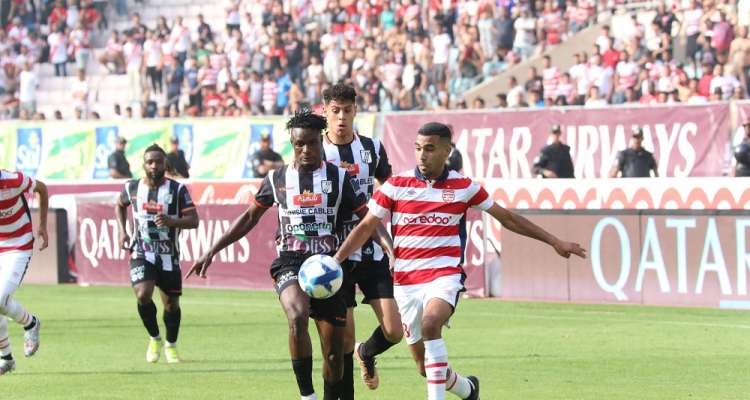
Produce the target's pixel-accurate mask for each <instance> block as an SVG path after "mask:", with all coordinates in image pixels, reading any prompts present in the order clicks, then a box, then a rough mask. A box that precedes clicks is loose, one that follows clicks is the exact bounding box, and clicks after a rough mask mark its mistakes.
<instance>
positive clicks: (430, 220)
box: [403, 214, 451, 225]
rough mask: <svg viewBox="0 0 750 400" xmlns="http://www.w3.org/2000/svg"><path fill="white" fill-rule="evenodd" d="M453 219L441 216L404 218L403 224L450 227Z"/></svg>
mask: <svg viewBox="0 0 750 400" xmlns="http://www.w3.org/2000/svg"><path fill="white" fill-rule="evenodd" d="M450 223H451V219H450V218H449V217H441V216H439V215H434V214H433V215H417V216H414V217H403V224H404V225H410V224H420V225H449V224H450Z"/></svg>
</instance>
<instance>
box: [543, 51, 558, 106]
mask: <svg viewBox="0 0 750 400" xmlns="http://www.w3.org/2000/svg"><path fill="white" fill-rule="evenodd" d="M542 65H543V67H542V88H543V96H544V99H545V100H546V99H553V100H554V99H555V98H557V85H558V83H559V82H560V70H558V69H557V67H556V66H554V65H552V58H551V57H550V56H549V55H544V57H543V60H542Z"/></svg>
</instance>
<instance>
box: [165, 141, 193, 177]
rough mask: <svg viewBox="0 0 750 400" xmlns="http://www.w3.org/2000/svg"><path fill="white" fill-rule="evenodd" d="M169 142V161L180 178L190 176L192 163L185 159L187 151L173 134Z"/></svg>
mask: <svg viewBox="0 0 750 400" xmlns="http://www.w3.org/2000/svg"><path fill="white" fill-rule="evenodd" d="M169 142H170V147H171V149H170V151H169V153H167V162H168V163H169V165H170V166H171V167H172V169H173V170H174V172H175V173H176V174H177V177H178V178H190V164H188V162H187V160H186V159H185V152H184V151H182V150H181V149H180V140H179V139H177V138H176V137H174V136H173V137H172V139H170V141H169Z"/></svg>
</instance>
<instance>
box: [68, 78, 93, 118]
mask: <svg viewBox="0 0 750 400" xmlns="http://www.w3.org/2000/svg"><path fill="white" fill-rule="evenodd" d="M70 92H71V94H72V96H73V107H74V110H76V111H79V112H80V113H81V116H82V118H86V116H87V114H88V111H89V83H88V80H87V79H86V71H85V70H83V69H79V70H78V78H77V79H76V80H75V82H73V85H72V87H71V88H70Z"/></svg>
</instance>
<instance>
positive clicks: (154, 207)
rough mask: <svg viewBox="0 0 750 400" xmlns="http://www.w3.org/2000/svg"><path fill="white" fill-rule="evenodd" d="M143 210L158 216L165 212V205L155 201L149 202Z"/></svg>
mask: <svg viewBox="0 0 750 400" xmlns="http://www.w3.org/2000/svg"><path fill="white" fill-rule="evenodd" d="M143 209H144V210H145V211H147V212H150V213H157V214H158V213H160V212H162V210H164V205H163V204H161V203H157V202H155V201H153V200H149V201H148V203H146V204H144V205H143Z"/></svg>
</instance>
